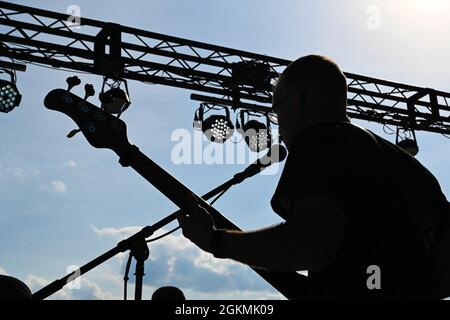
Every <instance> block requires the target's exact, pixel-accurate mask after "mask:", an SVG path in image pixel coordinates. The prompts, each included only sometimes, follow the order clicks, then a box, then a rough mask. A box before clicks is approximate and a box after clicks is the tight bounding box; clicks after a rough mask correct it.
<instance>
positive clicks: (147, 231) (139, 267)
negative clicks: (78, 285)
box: [33, 164, 267, 300]
mask: <svg viewBox="0 0 450 320" xmlns="http://www.w3.org/2000/svg"><path fill="white" fill-rule="evenodd" d="M266 167H267V166H259V167H257V166H255V165H254V164H251V165H250V166H249V167H248V168H247V169H245V170H243V171H241V172H239V173H237V174H235V175H234V176H233V178H231V179H230V180H228V181H226V182H224V183H223V184H221V185H220V186H218V187H216V188H214V189H213V190H211V191H209V192H208V193H206V194H205V195H203V196H202V199H203V200H209V199H211V198H212V197H214V196H216V195H222V194H223V193H225V192H226V191H227V190H228V189H229V188H230V187H232V186H233V185H236V184H239V183H241V182H242V181H244V180H245V179H247V178H249V177H251V176H253V175H255V174H257V173H259V172H260V171H261V170H263V169H264V168H266ZM249 168H251V169H252V170H248V169H249ZM180 212H181V210H177V211H175V212H174V213H172V214H170V215H168V216H167V217H165V218H163V219H161V220H160V221H158V222H156V223H155V224H153V225H151V226H146V227H144V228H143V229H142V230H140V231H139V232H137V233H135V234H134V235H132V236H130V237H129V238H127V239H125V240H122V241H120V242H119V243H118V244H117V245H116V247H114V248H113V249H111V250H109V251H107V252H105V253H103V254H102V255H100V256H98V257H97V258H95V259H93V260H91V261H89V262H88V263H86V264H85V265H83V266H81V267H80V268H79V269H78V270H75V271H73V272H72V273H70V274H68V275H66V276H65V277H63V278H61V279H58V280H55V281H53V282H52V283H50V284H48V285H47V286H45V287H43V288H42V289H40V290H38V291H37V292H35V293H34V294H33V300H43V299H45V298H47V297H49V296H51V295H52V294H54V293H56V292H57V291H59V290H61V289H62V288H63V287H64V286H65V285H66V284H68V283H69V282H71V281H73V280H75V279H76V278H78V277H80V276H81V275H83V274H85V273H87V272H88V271H90V270H92V269H94V268H96V267H97V266H99V265H100V264H102V263H103V262H105V261H107V260H109V259H111V258H112V257H114V256H115V255H117V254H119V253H121V252H125V251H127V250H130V252H131V255H132V256H133V257H134V258H135V259H136V272H135V276H136V284H135V300H142V283H143V277H144V275H145V274H144V262H145V260H147V259H148V257H149V250H148V246H147V242H146V239H147V238H148V237H150V236H152V235H153V234H154V233H155V232H156V231H157V230H159V229H160V228H162V227H164V226H165V225H167V224H169V223H171V222H172V221H174V220H175V219H176V218H177V214H178V213H180Z"/></svg>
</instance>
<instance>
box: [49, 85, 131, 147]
mask: <svg viewBox="0 0 450 320" xmlns="http://www.w3.org/2000/svg"><path fill="white" fill-rule="evenodd" d="M91 91H93V88H92V86H90V87H89V85H87V86H86V97H87V96H89V95H93V93H92V94H90V93H91ZM86 97H85V98H84V99H83V98H80V97H79V96H77V95H75V94H73V93H71V92H70V91H69V90H65V89H55V90H52V91H51V92H49V93H48V94H47V96H46V97H45V99H44V105H45V107H46V108H48V109H50V110H55V111H59V112H62V113H64V114H66V115H67V116H69V117H70V118H71V119H72V120H73V121H75V123H76V124H77V125H78V127H79V130H74V131H72V132H71V133H70V134H69V135H68V137H71V136H73V135H74V134H75V133H77V132H78V131H80V132H82V133H83V135H84V136H85V137H86V139H87V141H88V142H89V143H90V144H91V145H92V146H93V147H95V148H108V149H111V150H113V151H115V152H116V153H119V152H121V150H125V149H127V148H128V147H129V146H130V143H129V142H128V137H127V126H126V124H125V122H123V121H122V120H121V119H119V118H117V117H115V116H113V115H111V114H109V113H108V112H106V111H104V110H102V109H100V108H99V107H97V106H95V105H93V104H92V103H90V102H88V101H87V100H86Z"/></svg>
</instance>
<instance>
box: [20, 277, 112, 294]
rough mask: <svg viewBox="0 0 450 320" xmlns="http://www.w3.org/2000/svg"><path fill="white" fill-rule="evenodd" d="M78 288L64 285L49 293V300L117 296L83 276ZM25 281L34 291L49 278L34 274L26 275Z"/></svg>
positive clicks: (46, 283)
mask: <svg viewBox="0 0 450 320" xmlns="http://www.w3.org/2000/svg"><path fill="white" fill-rule="evenodd" d="M80 279H81V280H80V285H79V288H73V289H70V288H68V287H64V288H63V289H61V290H59V291H58V292H57V293H55V294H53V295H51V296H50V297H49V298H48V299H50V300H115V299H120V298H119V297H115V296H113V295H112V294H111V293H110V292H108V291H105V290H102V289H101V288H100V286H99V285H98V284H96V283H94V282H92V281H89V280H88V279H85V278H84V277H81V278H80ZM25 283H26V284H27V286H28V287H29V288H30V290H31V291H32V292H36V291H37V290H39V289H41V288H42V287H44V286H46V285H48V284H49V283H50V281H49V280H47V279H45V278H43V277H38V276H35V275H32V274H30V275H28V276H27V278H26V279H25Z"/></svg>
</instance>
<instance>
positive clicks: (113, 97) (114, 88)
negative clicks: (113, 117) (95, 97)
mask: <svg viewBox="0 0 450 320" xmlns="http://www.w3.org/2000/svg"><path fill="white" fill-rule="evenodd" d="M122 82H123V83H124V84H125V90H123V89H121V88H120V85H121V83H122ZM105 85H107V86H109V87H110V89H109V90H106V91H105ZM99 99H100V102H101V107H102V109H103V110H105V111H106V112H109V113H111V114H117V115H118V116H120V115H121V114H122V112H124V111H125V110H126V109H127V108H128V107H129V106H130V104H131V100H130V96H129V93H128V85H127V82H126V81H125V80H123V81H114V82H113V83H112V84H109V83H108V82H107V79H105V80H104V81H103V87H102V91H101V92H100V94H99Z"/></svg>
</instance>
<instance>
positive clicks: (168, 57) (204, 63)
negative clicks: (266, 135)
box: [0, 1, 450, 134]
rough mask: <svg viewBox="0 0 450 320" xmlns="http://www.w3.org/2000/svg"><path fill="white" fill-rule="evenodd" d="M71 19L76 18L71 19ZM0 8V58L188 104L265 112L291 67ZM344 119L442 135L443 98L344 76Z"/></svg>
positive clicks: (111, 26)
mask: <svg viewBox="0 0 450 320" xmlns="http://www.w3.org/2000/svg"><path fill="white" fill-rule="evenodd" d="M75 18H76V17H75ZM74 20H75V19H74V17H72V16H69V15H66V14H60V13H56V12H51V11H47V10H41V9H36V8H31V7H26V6H21V5H16V4H12V3H8V2H3V1H0V56H4V57H7V58H11V59H14V60H16V61H24V62H28V63H36V64H41V65H44V66H48V67H54V68H61V69H67V70H71V71H79V72H87V73H92V74H98V75H101V76H105V77H107V78H113V79H114V78H115V79H130V80H137V81H142V82H147V83H154V84H162V85H168V86H173V87H178V88H184V89H189V90H193V91H197V92H203V93H206V94H208V95H199V94H193V95H192V98H193V99H195V100H202V101H204V102H214V103H216V104H222V105H226V106H230V107H232V108H244V109H252V110H254V111H259V112H270V102H271V98H272V85H273V83H274V82H275V81H276V78H277V77H278V75H279V74H280V73H281V72H282V71H283V69H284V68H285V67H286V66H287V65H288V64H289V63H290V62H291V61H289V60H285V59H280V58H275V57H269V56H266V55H261V54H256V53H251V52H246V51H241V50H235V49H230V48H226V47H221V46H216V45H211V44H208V43H202V42H198V41H192V40H187V39H183V38H177V37H173V36H168V35H164V34H159V33H154V32H150V31H145V30H139V29H135V28H131V27H126V26H122V25H119V24H115V23H106V22H102V21H97V20H92V19H87V18H83V17H81V18H80V19H79V24H75V25H74V24H73V22H72V21H74ZM345 75H346V77H347V80H348V114H349V116H350V117H352V118H357V119H362V120H367V121H374V122H377V123H380V124H383V125H394V126H396V127H399V128H404V129H407V130H423V131H430V132H437V133H442V134H450V105H449V103H450V93H446V92H441V91H437V90H433V89H429V88H421V87H416V86H411V85H406V84H401V83H395V82H391V81H386V80H381V79H376V78H370V77H366V76H361V75H357V74H353V73H345Z"/></svg>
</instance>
